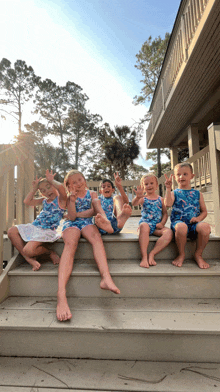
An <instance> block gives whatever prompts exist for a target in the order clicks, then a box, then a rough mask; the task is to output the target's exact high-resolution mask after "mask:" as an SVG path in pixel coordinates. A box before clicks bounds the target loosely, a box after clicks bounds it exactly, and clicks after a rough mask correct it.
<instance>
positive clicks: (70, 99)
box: [34, 79, 88, 174]
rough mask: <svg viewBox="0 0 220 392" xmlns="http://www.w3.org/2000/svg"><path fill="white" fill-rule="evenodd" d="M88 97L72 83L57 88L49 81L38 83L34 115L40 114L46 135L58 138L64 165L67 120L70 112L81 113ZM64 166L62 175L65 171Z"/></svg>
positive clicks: (68, 134)
mask: <svg viewBox="0 0 220 392" xmlns="http://www.w3.org/2000/svg"><path fill="white" fill-rule="evenodd" d="M87 99H88V97H87V95H86V94H84V93H82V88H81V87H80V86H78V85H77V84H75V83H73V82H67V83H66V85H65V86H58V85H57V84H56V83H54V82H53V81H52V80H50V79H46V80H44V81H42V82H41V81H40V83H39V90H38V91H37V92H36V95H35V101H34V103H35V113H38V114H40V116H41V118H42V120H43V121H44V122H45V129H46V132H47V135H53V136H55V137H58V138H59V140H60V141H59V144H60V149H61V155H62V157H61V159H63V162H64V163H65V157H66V152H65V149H66V148H67V145H68V138H69V137H70V136H71V130H70V128H69V124H68V122H67V118H68V116H69V113H70V111H71V110H73V109H74V110H76V111H77V112H83V111H84V106H85V102H86V101H87ZM67 170H68V169H67V167H66V168H65V166H64V174H65V173H66V171H67Z"/></svg>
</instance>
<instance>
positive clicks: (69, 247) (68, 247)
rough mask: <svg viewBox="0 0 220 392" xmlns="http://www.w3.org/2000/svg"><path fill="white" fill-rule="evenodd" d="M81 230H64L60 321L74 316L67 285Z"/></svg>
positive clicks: (59, 294)
mask: <svg viewBox="0 0 220 392" xmlns="http://www.w3.org/2000/svg"><path fill="white" fill-rule="evenodd" d="M80 236H81V231H80V230H79V229H77V228H70V229H66V230H64V232H63V241H64V243H65V245H64V249H63V253H62V255H61V259H60V263H59V269H58V292H57V318H58V320H59V321H65V320H69V319H71V317H72V314H71V312H70V308H69V306H68V302H67V298H66V285H67V282H68V280H69V277H70V275H71V272H72V269H73V261H74V256H75V253H76V249H77V245H78V242H79V239H80Z"/></svg>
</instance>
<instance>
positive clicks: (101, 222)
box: [95, 213, 114, 233]
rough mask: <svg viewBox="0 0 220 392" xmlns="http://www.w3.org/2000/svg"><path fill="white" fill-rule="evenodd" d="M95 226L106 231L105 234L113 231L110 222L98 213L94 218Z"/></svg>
mask: <svg viewBox="0 0 220 392" xmlns="http://www.w3.org/2000/svg"><path fill="white" fill-rule="evenodd" d="M95 224H96V226H98V227H99V228H100V229H102V230H105V231H107V233H114V229H113V228H112V225H111V223H110V221H109V220H108V219H107V218H106V217H104V216H103V215H101V214H99V213H98V214H97V215H96V216H95Z"/></svg>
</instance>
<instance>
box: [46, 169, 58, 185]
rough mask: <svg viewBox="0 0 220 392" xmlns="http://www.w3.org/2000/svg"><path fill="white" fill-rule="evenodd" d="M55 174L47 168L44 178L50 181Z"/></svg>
mask: <svg viewBox="0 0 220 392" xmlns="http://www.w3.org/2000/svg"><path fill="white" fill-rule="evenodd" d="M55 175H56V173H54V174H53V172H52V170H51V171H49V170H48V169H47V170H46V179H47V181H49V182H50V183H51V182H52V181H53V180H54V177H55Z"/></svg>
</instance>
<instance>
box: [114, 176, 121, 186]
mask: <svg viewBox="0 0 220 392" xmlns="http://www.w3.org/2000/svg"><path fill="white" fill-rule="evenodd" d="M114 178H115V185H116V187H117V188H118V187H119V186H120V185H121V178H120V177H119V174H118V172H116V173H114Z"/></svg>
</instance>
